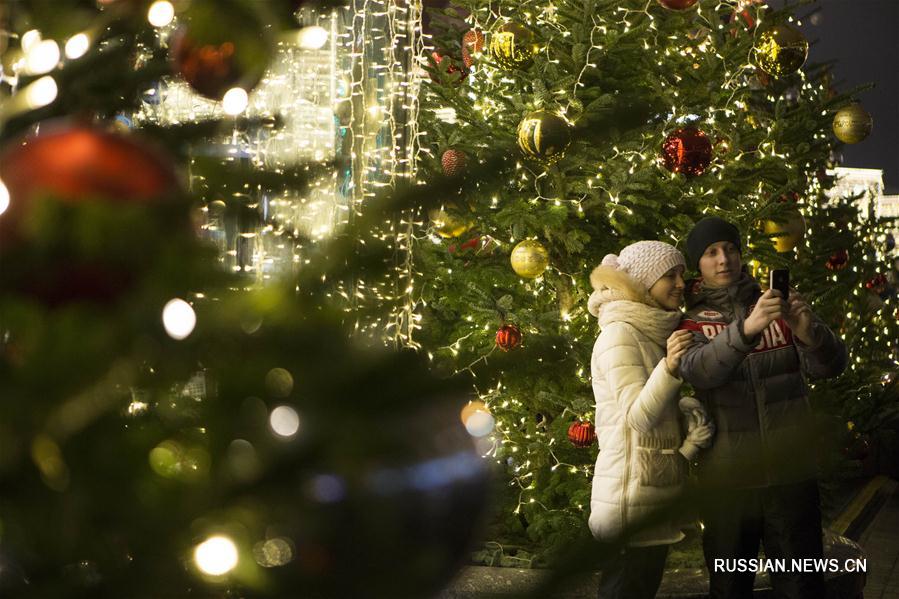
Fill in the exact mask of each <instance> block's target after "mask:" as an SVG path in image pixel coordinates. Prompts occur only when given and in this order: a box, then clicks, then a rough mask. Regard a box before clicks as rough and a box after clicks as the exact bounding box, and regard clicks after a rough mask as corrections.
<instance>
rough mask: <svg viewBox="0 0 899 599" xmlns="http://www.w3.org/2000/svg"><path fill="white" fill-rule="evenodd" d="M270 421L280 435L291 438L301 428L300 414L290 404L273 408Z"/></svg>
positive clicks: (273, 428)
mask: <svg viewBox="0 0 899 599" xmlns="http://www.w3.org/2000/svg"><path fill="white" fill-rule="evenodd" d="M268 422H269V425H270V426H271V427H272V430H273V431H274V432H275V434H276V435H278V436H279V437H285V438H290V437H293V436H294V435H296V434H297V432H298V431H299V430H300V415H299V414H297V411H296V410H294V409H293V408H291V407H290V406H278V407H277V408H275V409H274V410H272V413H271V416H269V419H268Z"/></svg>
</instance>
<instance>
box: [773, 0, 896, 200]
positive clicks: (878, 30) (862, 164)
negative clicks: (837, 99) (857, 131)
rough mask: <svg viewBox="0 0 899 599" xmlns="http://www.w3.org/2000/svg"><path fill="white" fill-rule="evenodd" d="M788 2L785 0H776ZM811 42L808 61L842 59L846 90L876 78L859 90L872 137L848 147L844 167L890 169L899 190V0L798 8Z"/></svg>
mask: <svg viewBox="0 0 899 599" xmlns="http://www.w3.org/2000/svg"><path fill="white" fill-rule="evenodd" d="M770 4H771V5H772V6H782V5H783V2H782V1H772V2H771V3H770ZM816 8H817V9H819V10H818V12H817V13H816V14H814V15H812V16H810V17H808V18H803V19H802V31H803V33H805V36H806V38H808V40H809V42H810V43H811V49H810V51H809V59H808V63H817V62H825V61H828V60H836V61H837V63H836V66H835V67H834V82H835V83H836V85H837V90H838V91H840V92H844V91H848V90H850V89H852V88H853V87H855V86H857V85H862V84H865V83H874V84H875V88H874V89H871V90H868V91H866V92H863V93H861V94H860V95H859V98H858V99H859V100H861V103H862V105H863V106H864V107H865V109H866V110H867V111H868V112H869V113H871V116H873V117H874V130H873V131H872V132H871V135H870V136H868V139H866V140H865V141H863V142H861V143H859V144H855V145H845V146H843V149H842V155H843V166H852V167H858V168H879V169H883V171H884V183H886V187H887V193H888V194H899V0H818V2H816V3H814V4H810V5H806V6H801V7H799V8H797V9H796V14H797V15H798V16H800V18H801V17H803V16H804V15H809V14H810V13H812V11H814V10H815V9H816Z"/></svg>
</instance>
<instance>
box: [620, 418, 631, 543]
mask: <svg viewBox="0 0 899 599" xmlns="http://www.w3.org/2000/svg"><path fill="white" fill-rule="evenodd" d="M631 434H632V431H631V427H630V426H628V424H627V422H625V424H624V481H623V482H624V485H623V487H622V492H621V532H624V530H625V529H626V528H627V500H628V490H629V489H630V484H629V483H630V480H631Z"/></svg>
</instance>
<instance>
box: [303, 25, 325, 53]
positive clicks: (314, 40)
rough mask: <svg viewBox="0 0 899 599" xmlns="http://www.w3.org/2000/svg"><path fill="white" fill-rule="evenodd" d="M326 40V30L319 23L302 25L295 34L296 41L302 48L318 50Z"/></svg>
mask: <svg viewBox="0 0 899 599" xmlns="http://www.w3.org/2000/svg"><path fill="white" fill-rule="evenodd" d="M327 42H328V30H327V29H325V28H324V27H321V26H319V25H312V26H310V27H303V28H302V29H300V32H299V33H298V34H297V43H299V45H300V48H303V49H304V50H318V49H320V48H321V47H322V46H324V45H325V44H326V43H327Z"/></svg>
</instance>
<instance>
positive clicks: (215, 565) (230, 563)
mask: <svg viewBox="0 0 899 599" xmlns="http://www.w3.org/2000/svg"><path fill="white" fill-rule="evenodd" d="M194 562H195V563H196V564H197V568H199V569H200V571H201V572H203V573H204V574H210V575H212V576H221V575H223V574H227V573H228V572H230V571H231V570H233V569H234V568H235V567H236V566H237V545H235V544H234V541H232V540H231V539H229V538H228V537H226V536H224V535H219V536H214V537H209V538H208V539H206V540H205V541H203V542H202V543H200V544H199V545H197V547H196V549H194Z"/></svg>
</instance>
